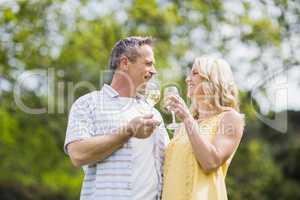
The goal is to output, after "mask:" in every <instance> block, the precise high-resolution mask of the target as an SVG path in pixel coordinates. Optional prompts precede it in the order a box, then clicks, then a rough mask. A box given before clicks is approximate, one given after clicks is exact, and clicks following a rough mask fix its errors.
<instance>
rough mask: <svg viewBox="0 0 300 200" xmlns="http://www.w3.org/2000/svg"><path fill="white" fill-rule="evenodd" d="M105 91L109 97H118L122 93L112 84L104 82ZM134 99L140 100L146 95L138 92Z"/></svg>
mask: <svg viewBox="0 0 300 200" xmlns="http://www.w3.org/2000/svg"><path fill="white" fill-rule="evenodd" d="M103 91H104V92H105V93H106V94H108V96H109V97H111V98H117V97H120V94H119V93H118V92H117V91H116V90H115V89H114V88H112V87H111V86H110V85H108V84H104V85H103ZM134 99H136V100H140V99H144V96H143V95H141V94H137V95H136V97H134Z"/></svg>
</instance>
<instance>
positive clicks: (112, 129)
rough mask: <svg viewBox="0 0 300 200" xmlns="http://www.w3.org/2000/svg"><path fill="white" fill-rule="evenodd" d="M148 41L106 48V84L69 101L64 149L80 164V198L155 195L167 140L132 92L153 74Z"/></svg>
mask: <svg viewBox="0 0 300 200" xmlns="http://www.w3.org/2000/svg"><path fill="white" fill-rule="evenodd" d="M154 61H155V60H154V55H153V51H152V40H151V38H148V37H129V38H126V39H123V40H120V41H119V42H117V43H116V45H115V46H114V48H113V49H112V52H111V56H110V69H111V70H112V71H113V72H114V74H113V78H112V81H111V85H104V86H103V87H102V89H101V90H100V91H94V92H91V93H89V94H86V95H84V96H82V97H80V98H79V99H78V100H76V102H75V103H74V104H73V105H72V108H71V110H70V114H69V122H68V128H67V133H66V140H65V146H64V148H65V152H66V153H68V154H69V156H70V158H71V161H72V163H73V164H74V165H75V166H77V167H79V166H83V168H84V172H85V177H84V180H83V184H82V189H81V198H80V199H81V200H94V199H101V200H103V199H113V200H115V199H130V200H154V199H160V195H161V187H162V164H163V163H162V162H163V153H164V152H163V151H164V148H165V146H166V144H167V143H168V136H167V132H166V130H165V128H164V125H163V123H161V122H162V118H161V115H160V113H159V112H158V111H157V110H155V109H150V110H154V112H152V114H147V115H145V114H143V113H141V112H140V110H141V109H144V110H145V108H146V110H147V109H148V110H149V108H150V105H149V104H147V102H146V101H145V100H144V99H143V98H142V97H140V96H139V95H137V90H138V88H139V87H141V86H142V85H145V83H147V81H148V80H149V79H150V78H151V77H152V76H153V75H154V74H155V73H156V69H155V67H154Z"/></svg>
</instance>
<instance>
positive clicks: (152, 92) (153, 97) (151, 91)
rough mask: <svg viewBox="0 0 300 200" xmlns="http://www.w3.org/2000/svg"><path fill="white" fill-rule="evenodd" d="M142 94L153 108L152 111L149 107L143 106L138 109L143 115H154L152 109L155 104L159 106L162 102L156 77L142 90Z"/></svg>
mask: <svg viewBox="0 0 300 200" xmlns="http://www.w3.org/2000/svg"><path fill="white" fill-rule="evenodd" d="M140 94H141V95H143V96H144V97H145V100H146V102H147V103H148V104H150V106H151V110H150V109H149V106H146V105H141V106H140V108H138V110H139V112H140V113H141V114H143V115H144V114H147V113H148V114H150V113H152V109H153V107H154V105H155V104H157V103H158V102H159V100H160V85H159V82H158V80H157V78H156V77H155V76H153V77H152V78H151V79H150V80H149V81H148V82H147V83H146V84H145V86H143V87H142V88H141V90H140Z"/></svg>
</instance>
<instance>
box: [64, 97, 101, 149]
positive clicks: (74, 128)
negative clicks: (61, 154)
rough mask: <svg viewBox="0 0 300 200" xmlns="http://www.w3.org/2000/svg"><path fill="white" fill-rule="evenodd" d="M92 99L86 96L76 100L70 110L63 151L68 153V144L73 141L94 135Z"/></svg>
mask: <svg viewBox="0 0 300 200" xmlns="http://www.w3.org/2000/svg"><path fill="white" fill-rule="evenodd" d="M91 106H92V101H91V100H90V98H88V96H87V95H86V96H83V97H80V98H79V99H78V100H76V101H75V102H74V103H73V105H72V107H71V110H70V113H69V119H68V125H67V131H66V138H65V143H64V151H65V153H66V154H68V145H69V144H70V143H72V142H74V141H78V140H82V139H85V138H89V137H91V136H92V135H94V130H95V129H94V121H93V117H92V116H93V110H92V109H91Z"/></svg>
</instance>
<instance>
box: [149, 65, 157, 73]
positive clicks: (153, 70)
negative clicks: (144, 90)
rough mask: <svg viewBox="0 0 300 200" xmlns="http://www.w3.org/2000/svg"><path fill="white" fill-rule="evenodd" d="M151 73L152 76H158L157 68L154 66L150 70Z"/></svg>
mask: <svg viewBox="0 0 300 200" xmlns="http://www.w3.org/2000/svg"><path fill="white" fill-rule="evenodd" d="M150 73H151V74H152V75H155V74H157V70H156V68H155V66H154V65H153V66H152V67H151V69H150Z"/></svg>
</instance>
